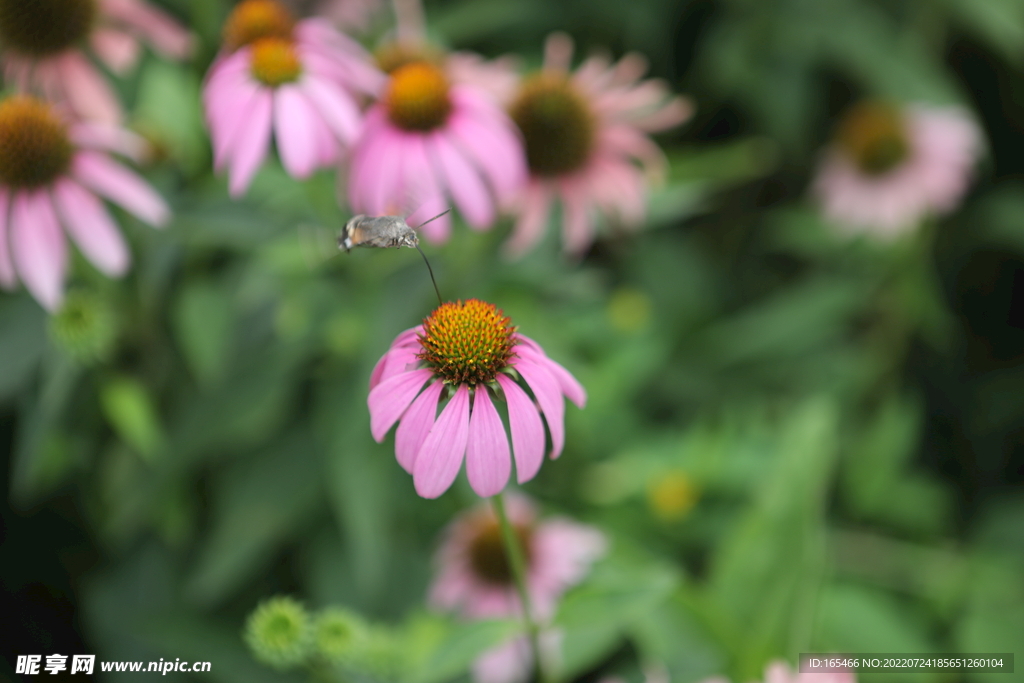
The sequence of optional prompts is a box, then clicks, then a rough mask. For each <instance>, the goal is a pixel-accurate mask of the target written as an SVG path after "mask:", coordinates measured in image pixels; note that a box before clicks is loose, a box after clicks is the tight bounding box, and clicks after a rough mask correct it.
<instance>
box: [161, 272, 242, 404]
mask: <svg viewBox="0 0 1024 683" xmlns="http://www.w3.org/2000/svg"><path fill="white" fill-rule="evenodd" d="M233 316H234V309H233V307H232V302H231V297H230V296H228V294H227V292H226V291H225V289H224V288H223V287H222V286H218V285H216V284H214V283H210V282H202V281H191V282H189V283H188V284H186V285H185V286H184V287H183V288H182V290H181V293H180V294H179V295H178V300H177V303H176V305H175V307H174V331H175V333H176V337H177V340H178V344H179V345H180V346H181V350H182V353H183V354H184V356H185V360H186V361H187V362H188V365H189V369H190V370H191V371H192V374H193V375H194V376H195V378H196V379H197V380H198V381H199V382H200V384H205V385H210V384H215V383H216V382H217V381H218V380H220V379H221V378H222V377H223V376H224V373H225V370H226V366H227V361H228V352H229V350H230V344H231V339H232V332H233V325H232V319H233Z"/></svg>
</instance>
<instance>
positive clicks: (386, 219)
mask: <svg viewBox="0 0 1024 683" xmlns="http://www.w3.org/2000/svg"><path fill="white" fill-rule="evenodd" d="M404 231H405V219H403V218H402V217H401V216H367V217H366V218H363V219H362V220H361V221H360V222H359V226H358V228H356V230H354V231H353V242H354V243H355V244H358V245H363V246H367V247H393V246H395V244H396V241H397V240H398V238H399V237H400V236H401V234H402V233H403V232H404Z"/></svg>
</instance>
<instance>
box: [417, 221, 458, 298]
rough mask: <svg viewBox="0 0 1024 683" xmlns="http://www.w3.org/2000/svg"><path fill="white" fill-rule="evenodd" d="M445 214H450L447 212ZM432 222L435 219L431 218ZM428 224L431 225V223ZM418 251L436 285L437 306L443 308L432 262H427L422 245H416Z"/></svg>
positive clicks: (431, 279)
mask: <svg viewBox="0 0 1024 683" xmlns="http://www.w3.org/2000/svg"><path fill="white" fill-rule="evenodd" d="M448 211H451V209H448ZM445 213H448V212H447V211H446V212H445ZM441 215H444V214H441ZM430 220H434V219H433V218H431V219H430ZM427 222H428V223H429V222H430V221H427ZM416 251H418V252H420V256H422V257H423V262H424V263H426V264H427V272H428V273H430V281H431V282H433V283H434V294H437V305H438V306H442V305H444V302H443V301H441V290H439V289H438V288H437V280H435V279H434V269H433V268H431V267H430V261H428V260H427V255H426V254H424V253H423V250H422V249H420V245H418V244H417V245H416Z"/></svg>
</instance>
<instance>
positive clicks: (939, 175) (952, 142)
mask: <svg viewBox="0 0 1024 683" xmlns="http://www.w3.org/2000/svg"><path fill="white" fill-rule="evenodd" d="M980 145H981V132H980V131H979V130H978V127H977V125H976V124H975V123H974V121H973V119H972V118H971V117H970V115H969V114H968V113H967V112H966V111H964V110H963V109H960V108H959V107H928V106H924V105H913V106H908V107H905V108H901V109H898V108H894V107H890V106H886V105H884V104H880V103H870V102H869V103H862V104H860V105H858V106H856V107H854V108H853V109H851V110H850V111H849V112H847V114H846V116H845V117H844V119H843V121H842V122H841V123H840V126H839V130H838V135H837V137H836V141H835V142H834V143H833V144H832V146H831V147H830V148H829V149H828V150H827V151H826V153H825V155H824V157H823V159H822V162H821V165H820V167H819V169H818V175H817V178H816V179H815V181H814V193H815V195H816V196H817V198H818V199H819V201H820V202H821V203H822V206H823V208H824V211H825V214H826V215H827V216H828V217H829V218H830V219H832V220H834V221H835V222H836V224H837V226H838V227H839V228H840V229H842V230H843V231H844V232H868V233H871V234H874V235H877V236H879V237H883V238H892V237H895V236H897V235H899V234H901V233H904V232H906V231H907V230H911V229H913V228H914V227H915V226H916V224H917V222H918V221H920V220H921V219H922V218H924V217H925V216H927V215H929V214H942V213H947V212H949V211H952V210H953V209H954V208H956V206H957V205H958V204H959V203H960V199H961V198H962V197H963V194H964V192H965V191H966V190H967V186H968V184H969V183H970V179H971V170H972V167H973V165H974V162H975V161H976V159H977V157H978V154H979V151H980Z"/></svg>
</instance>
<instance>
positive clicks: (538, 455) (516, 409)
mask: <svg viewBox="0 0 1024 683" xmlns="http://www.w3.org/2000/svg"><path fill="white" fill-rule="evenodd" d="M497 380H498V384H500V385H501V388H502V390H503V391H504V392H505V401H506V402H507V403H508V422H509V427H510V428H511V430H512V452H513V454H514V456H515V459H516V481H518V482H519V483H520V484H523V483H525V482H527V481H529V480H531V479H533V478H534V477H535V476H536V475H537V471H538V470H539V469H540V466H541V463H542V462H544V424H543V423H542V422H541V420H540V413H538V412H537V406H535V405H534V403H533V401H532V400H530V397H529V396H527V394H526V392H525V391H523V390H522V389H521V388H520V387H519V385H518V384H516V383H515V381H514V380H513V379H512V378H511V377H509V376H507V375H504V374H501V373H498V376H497Z"/></svg>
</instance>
